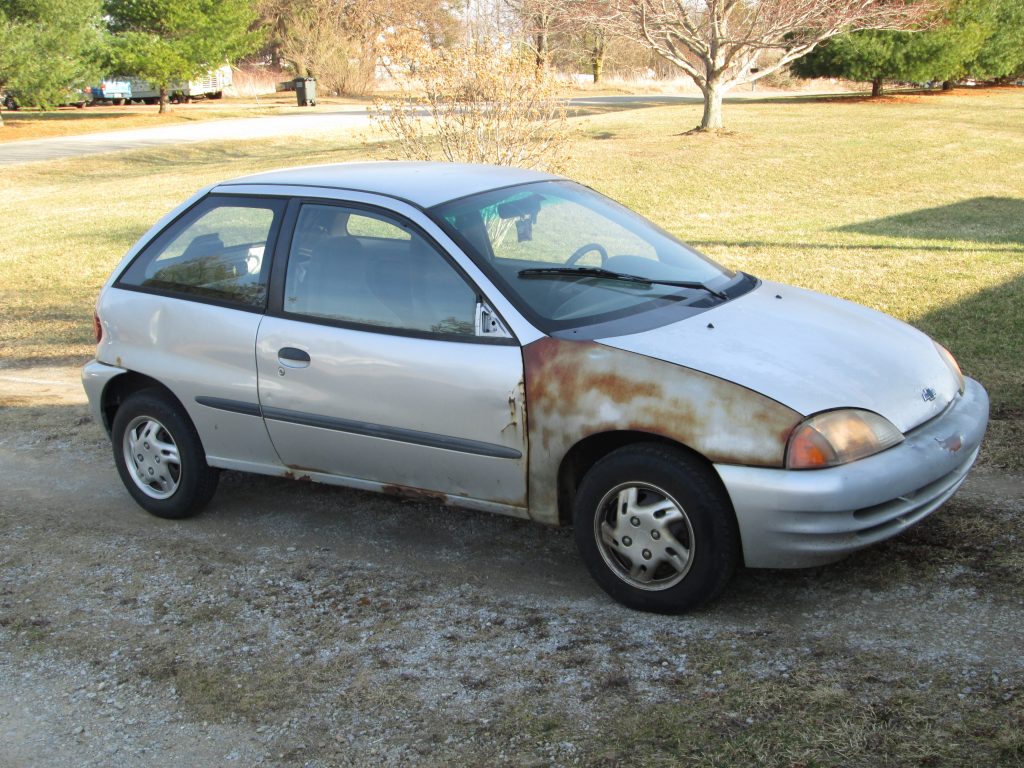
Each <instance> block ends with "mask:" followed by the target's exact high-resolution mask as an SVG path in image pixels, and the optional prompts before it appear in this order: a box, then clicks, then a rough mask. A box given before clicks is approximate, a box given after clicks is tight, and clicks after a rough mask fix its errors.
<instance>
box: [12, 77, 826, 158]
mask: <svg viewBox="0 0 1024 768" xmlns="http://www.w3.org/2000/svg"><path fill="white" fill-rule="evenodd" d="M801 95H804V94H788V93H781V94H765V93H759V92H750V91H744V92H739V93H735V94H732V95H730V96H729V97H728V98H727V99H726V101H733V100H737V101H750V100H761V99H766V98H791V97H794V96H801ZM814 95H819V94H814ZM700 102H701V97H700V96H699V95H651V96H630V95H624V96H584V97H578V98H574V99H570V100H569V105H570V107H578V108H582V109H587V108H595V107H609V108H612V109H638V108H641V107H654V106H664V105H668V104H699V103H700ZM367 125H369V116H368V114H367V108H366V107H363V106H345V107H334V108H327V107H318V108H317V109H316V110H315V111H310V112H307V113H305V114H298V115H275V116H268V117H244V118H235V119H231V120H209V121H203V122H198V123H185V124H176V125H168V126H164V127H162V128H138V129H135V130H129V131H109V132H105V133H89V134H83V135H79V136H64V137H57V138H51V139H35V140H32V141H12V142H7V143H4V144H0V166H4V165H18V164H21V163H30V162H35V161H39V160H53V159H55V158H61V157H77V156H80V155H94V154H99V153H101V152H121V151H124V150H129V149H148V148H152V147H162V146H167V145H170V144H195V143H200V142H203V141H221V140H228V139H260V138H268V137H271V136H294V135H309V134H313V133H327V132H330V131H334V130H337V129H339V128H353V127H363V126H367Z"/></svg>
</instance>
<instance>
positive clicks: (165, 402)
mask: <svg viewBox="0 0 1024 768" xmlns="http://www.w3.org/2000/svg"><path fill="white" fill-rule="evenodd" d="M111 440H112V442H113V446H114V462H115V464H116V465H117V471H118V474H120V475H121V481H122V482H123V483H124V485H125V488H127V489H128V492H129V493H130V494H131V495H132V497H133V498H134V499H135V501H136V502H137V503H138V504H139V506H141V507H142V508H143V509H145V510H146V511H148V512H150V513H152V514H154V515H156V516H157V517H165V518H175V519H176V518H182V517H188V516H190V515H194V514H196V513H197V512H199V511H200V510H201V509H202V508H203V507H204V506H205V505H206V503H207V502H208V501H209V500H210V498H211V497H212V496H213V493H214V491H216V490H217V477H218V473H217V470H215V469H212V468H211V467H210V466H209V465H208V464H207V463H206V455H205V453H204V451H203V446H202V443H201V442H200V440H199V435H198V434H197V433H196V430H195V427H194V426H192V422H191V421H190V420H189V418H188V415H187V414H185V413H184V412H183V411H182V409H181V406H179V405H178V404H177V403H176V402H173V400H172V399H171V398H169V397H167V396H166V395H165V394H163V393H162V392H160V391H159V390H156V389H147V390H142V391H140V392H136V393H135V394H133V395H131V396H130V397H129V398H128V399H127V400H125V401H124V403H122V405H121V407H120V408H118V409H117V415H116V416H115V417H114V423H113V427H112V429H111Z"/></svg>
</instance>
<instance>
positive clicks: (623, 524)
mask: <svg viewBox="0 0 1024 768" xmlns="http://www.w3.org/2000/svg"><path fill="white" fill-rule="evenodd" d="M573 522H574V525H575V537H576V545H577V547H578V548H579V551H580V555H581V557H582V558H583V561H584V563H585V564H586V566H587V569H588V570H589V571H590V573H591V575H592V576H593V577H594V579H595V580H596V581H597V583H598V584H599V585H600V586H601V587H602V589H604V590H605V591H606V592H607V593H608V594H609V595H611V596H612V597H614V598H615V599H616V600H618V601H619V602H621V603H623V604H624V605H627V606H629V607H631V608H637V609H639V610H644V611H655V612H658V613H682V612H684V611H687V610H690V609H693V608H696V607H698V606H700V605H703V604H704V603H706V602H708V601H710V600H713V599H714V598H715V597H717V596H718V595H719V594H720V593H721V592H722V590H723V589H724V588H725V586H726V584H728V582H729V579H730V578H731V577H732V574H733V572H734V571H735V569H736V565H737V563H738V561H739V554H740V548H739V536H738V533H737V530H736V523H735V516H734V514H733V511H732V505H731V504H730V502H729V500H728V497H727V496H726V494H725V490H724V488H722V486H721V483H720V481H719V480H718V478H717V477H716V476H715V475H714V473H713V472H712V470H711V469H710V468H709V467H707V466H706V465H705V464H704V463H703V462H701V461H700V460H699V459H696V458H695V457H693V456H690V455H689V454H687V453H684V452H683V451H681V450H678V449H674V448H671V447H668V446H662V445H656V444H645V445H636V446H627V447H625V448H620V449H619V450H617V451H614V452H612V453H610V454H608V456H606V457H605V458H603V459H601V460H600V461H598V462H597V463H596V464H594V466H593V467H592V468H591V469H590V471H589V472H587V474H586V476H585V477H584V478H583V482H582V483H581V484H580V487H579V490H578V492H577V494H576V502H575V505H574V511H573Z"/></svg>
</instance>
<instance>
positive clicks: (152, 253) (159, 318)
mask: <svg viewBox="0 0 1024 768" xmlns="http://www.w3.org/2000/svg"><path fill="white" fill-rule="evenodd" d="M96 334H97V343H98V344H97V351H96V359H95V360H94V361H91V362H90V363H88V364H87V365H86V366H85V369H84V371H83V380H84V384H85V389H86V392H87V393H88V395H89V400H90V403H91V406H92V410H93V413H94V415H95V418H96V419H98V420H99V421H100V422H101V423H102V424H103V425H104V426H105V427H106V429H107V430H108V431H109V432H110V434H111V440H112V442H113V447H114V459H115V462H116V464H117V468H118V471H119V473H120V475H121V478H122V480H123V481H124V484H125V486H126V487H127V489H128V491H129V492H130V493H131V495H132V496H133V497H134V498H135V500H136V501H137V502H138V503H139V504H140V505H141V506H142V507H144V508H145V509H147V510H149V511H150V512H152V513H153V514H156V515H160V516H161V517H170V518H179V517H185V516H187V515H190V514H193V513H195V512H197V511H198V510H199V509H200V508H202V507H203V505H205V504H206V503H207V502H208V501H209V500H210V498H211V496H212V495H213V493H214V490H215V488H216V485H217V473H218V471H219V470H221V469H230V470H239V471H244V472H256V473H260V474H266V475H277V476H281V477H289V478H296V479H308V480H314V481H317V482H324V483H333V484H337V485H344V486H350V487H353V488H361V489H368V490H376V491H384V492H387V493H396V494H407V495H411V496H416V497H421V498H426V499H433V500H436V501H438V502H440V503H446V504H451V505H455V506H461V507H469V508H472V509H479V510H486V511H490V512H498V513H501V514H506V515H513V516H516V517H523V518H530V519H533V520H536V521H539V522H542V523H548V524H552V525H558V524H572V525H573V526H574V528H575V537H576V542H577V544H578V547H579V551H580V555H581V557H582V559H583V562H584V563H585V564H586V566H587V568H588V569H589V570H590V572H591V574H592V575H593V577H594V578H595V579H596V580H597V582H598V583H599V584H600V585H601V587H603V588H604V589H605V590H606V591H607V592H608V593H609V594H611V595H612V596H613V597H614V598H616V599H617V600H620V601H621V602H623V603H625V604H626V605H629V606H632V607H635V608H640V609H645V610H653V611H661V612H680V611H684V610H687V609H689V608H693V607H695V606H697V605H700V604H702V603H704V602H706V601H708V600H710V599H712V598H714V597H715V596H716V595H718V594H719V593H720V592H721V590H722V589H723V588H724V587H725V585H726V584H727V582H728V580H729V578H730V576H731V575H732V573H733V571H734V570H735V568H736V567H737V565H739V564H740V563H743V564H745V565H747V566H749V567H757V568H789V567H800V566H810V565H818V564H823V563H828V562H831V561H834V560H837V559H839V558H840V557H842V556H844V555H846V554H847V553H849V552H852V551H854V550H856V549H859V548H861V547H865V546H868V545H870V544H872V543H875V542H878V541H882V540H883V539H886V538H889V537H890V536H893V535H895V534H897V533H899V532H900V531H902V530H904V529H906V528H907V527H908V526H910V525H912V524H913V523H915V522H917V521H918V520H920V519H922V518H923V517H924V516H925V515H927V514H928V513H930V512H931V511H933V510H934V509H936V508H937V507H938V506H939V505H941V504H942V503H943V502H944V501H945V500H946V499H948V498H949V497H950V496H951V495H952V494H953V493H954V492H955V491H956V489H957V488H958V487H959V485H960V484H961V483H962V482H963V480H964V478H965V476H966V475H967V472H968V470H969V469H970V467H971V465H972V464H973V462H974V460H975V458H976V457H977V455H978V450H979V447H980V444H981V440H982V436H983V435H984V432H985V428H986V424H987V421H988V397H987V395H986V393H985V390H984V389H983V388H982V387H981V385H979V384H978V383H977V382H975V381H973V380H971V379H967V378H965V377H964V376H963V375H962V374H961V373H960V369H959V368H958V366H957V364H956V362H955V361H954V359H953V357H952V356H951V355H950V354H949V353H948V352H947V351H946V350H945V349H943V348H942V347H941V346H939V345H938V344H936V343H935V342H933V341H932V340H931V339H929V338H928V337H927V336H925V335H924V334H922V333H920V332H918V331H917V330H915V329H913V328H911V327H910V326H908V325H905V324H904V323H901V322H899V321H897V320H894V319H892V318H890V317H888V316H886V315H883V314H880V313H878V312H874V311H872V310H869V309H865V308H864V307H860V306H858V305H855V304H851V303H849V302H846V301H841V300H839V299H835V298H830V297H827V296H822V295H820V294H816V293H812V292H810V291H806V290H801V289H798V288H792V287H788V286H784V285H778V284H773V283H769V282H767V281H763V280H759V279H757V278H756V277H753V276H751V275H748V274H745V273H743V272H732V271H730V270H728V269H726V268H724V267H722V266H719V265H718V264H715V263H714V262H712V261H711V260H709V259H708V258H706V257H704V256H702V255H701V254H699V253H697V252H696V251H694V250H692V249H691V248H689V247H687V246H686V245H684V244H682V243H681V242H679V241H678V240H676V239H675V238H673V237H672V236H671V235H669V234H667V233H666V232H664V231H662V230H660V229H658V228H657V227H656V226H654V225H653V224H651V223H650V222H648V221H647V220H645V219H643V218H642V217H640V216H638V215H637V214H635V213H633V212H631V211H629V210H628V209H625V208H623V207H622V206H620V205H618V204H616V203H614V202H612V201H611V200H609V199H607V198H605V197H602V196H601V195H599V194H597V193H596V192H593V191H592V190H590V189H588V188H586V187H583V186H581V185H579V184H575V183H573V182H571V181H568V180H566V179H562V178H558V177H555V176H550V175H546V174H542V173H537V172H532V171H524V170H514V169H507V168H495V167H487V166H472V165H452V164H431V163H356V164H345V165H329V166H319V167H308V168H298V169H292V170H283V171H275V172H271V173H264V174H259V175H256V176H250V177H247V178H242V179H237V180H234V181H229V182H224V183H222V184H217V185H215V186H213V187H209V188H207V189H204V190H202V191H201V192H199V193H198V194H196V195H195V196H194V197H192V198H191V199H190V200H188V201H187V202H185V203H184V204H183V205H181V206H180V207H179V208H178V209H176V210H175V211H173V212H172V213H170V214H169V215H168V216H166V217H165V218H164V219H163V220H161V221H160V222H159V223H157V225H156V226H155V227H153V229H152V230H150V232H148V233H147V234H146V235H145V236H143V237H142V239H141V240H140V241H139V242H138V243H137V244H136V245H135V246H134V247H133V248H132V249H131V250H130V251H129V252H128V254H127V255H126V256H125V257H124V260H123V261H122V263H121V264H120V265H119V266H118V267H117V269H116V270H115V271H114V274H113V275H112V277H111V278H110V280H109V281H108V283H107V284H106V285H105V287H104V288H103V291H102V293H101V295H100V297H99V301H98V305H97V314H96Z"/></svg>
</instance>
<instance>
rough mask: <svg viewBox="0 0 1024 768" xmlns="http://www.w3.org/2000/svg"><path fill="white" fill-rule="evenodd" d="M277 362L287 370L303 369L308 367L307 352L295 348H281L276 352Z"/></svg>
mask: <svg viewBox="0 0 1024 768" xmlns="http://www.w3.org/2000/svg"><path fill="white" fill-rule="evenodd" d="M277 362H279V363H280V364H281V365H286V366H288V367H289V368H305V367H306V366H308V365H309V352H306V351H305V350H302V349H297V348H296V347H281V348H280V349H279V350H277Z"/></svg>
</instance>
